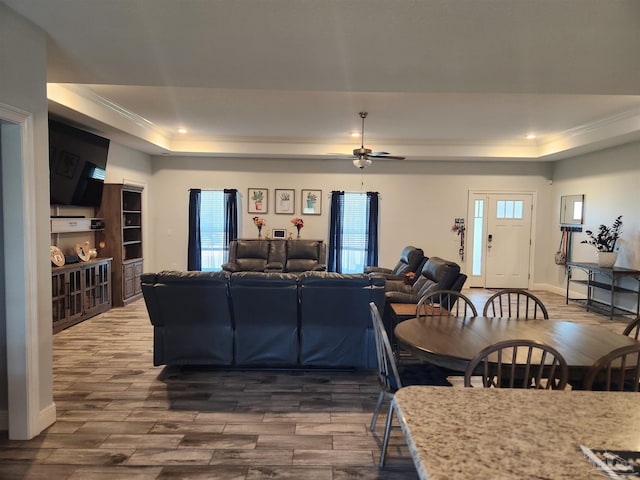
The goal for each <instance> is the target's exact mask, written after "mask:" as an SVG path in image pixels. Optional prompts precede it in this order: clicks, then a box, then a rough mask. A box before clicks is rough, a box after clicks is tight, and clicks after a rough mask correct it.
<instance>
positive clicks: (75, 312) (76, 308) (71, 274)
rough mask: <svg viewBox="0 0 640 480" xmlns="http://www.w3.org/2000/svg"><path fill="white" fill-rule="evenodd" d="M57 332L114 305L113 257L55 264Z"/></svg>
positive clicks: (55, 331) (54, 286) (54, 315)
mask: <svg viewBox="0 0 640 480" xmlns="http://www.w3.org/2000/svg"><path fill="white" fill-rule="evenodd" d="M51 286H52V294H53V298H52V307H53V333H57V332H59V331H60V330H63V329H65V328H67V327H70V326H71V325H75V324H76V323H79V322H82V321H84V320H86V319H87V318H90V317H93V316H94V315H97V314H99V313H102V312H106V311H107V310H109V309H110V308H111V258H95V259H92V260H89V261H87V262H79V263H72V264H68V265H64V266H62V267H51Z"/></svg>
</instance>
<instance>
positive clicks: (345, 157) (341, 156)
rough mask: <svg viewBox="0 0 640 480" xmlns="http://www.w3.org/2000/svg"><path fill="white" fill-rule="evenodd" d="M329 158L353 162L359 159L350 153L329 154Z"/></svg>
mask: <svg viewBox="0 0 640 480" xmlns="http://www.w3.org/2000/svg"><path fill="white" fill-rule="evenodd" d="M327 156H328V157H329V158H332V159H335V160H353V159H354V158H358V157H356V156H355V155H351V154H350V153H336V152H330V153H327Z"/></svg>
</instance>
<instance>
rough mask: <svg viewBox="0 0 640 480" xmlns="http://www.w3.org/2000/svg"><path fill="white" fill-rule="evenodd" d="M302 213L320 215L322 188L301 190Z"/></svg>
mask: <svg viewBox="0 0 640 480" xmlns="http://www.w3.org/2000/svg"><path fill="white" fill-rule="evenodd" d="M301 197H302V213H304V214H305V215H320V214H321V213H322V190H302V195H301Z"/></svg>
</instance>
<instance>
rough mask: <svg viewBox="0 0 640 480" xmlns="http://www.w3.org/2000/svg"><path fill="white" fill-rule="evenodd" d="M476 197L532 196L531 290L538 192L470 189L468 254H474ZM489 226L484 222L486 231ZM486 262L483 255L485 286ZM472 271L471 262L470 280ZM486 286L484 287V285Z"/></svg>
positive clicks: (466, 238)
mask: <svg viewBox="0 0 640 480" xmlns="http://www.w3.org/2000/svg"><path fill="white" fill-rule="evenodd" d="M474 195H531V206H532V209H531V245H530V252H531V254H530V255H529V279H528V282H527V288H531V287H532V286H533V278H534V271H533V266H534V264H535V262H534V260H535V251H536V248H535V246H536V245H535V244H536V235H535V231H536V221H537V220H536V211H537V208H538V192H536V191H535V190H491V189H485V188H483V189H469V192H468V197H467V218H468V219H469V220H468V222H467V229H468V230H469V231H468V234H467V235H465V243H467V244H466V245H465V250H466V251H467V252H470V253H471V254H473V252H472V249H471V246H472V243H471V242H473V236H474V230H473V228H474V222H473V218H474V214H475V212H474V205H473V202H472V201H471V199H472V198H473V196H474ZM486 226H487V222H486V221H485V222H484V228H485V229H486ZM483 235H484V237H483V238H485V239H486V232H483ZM467 258H469V259H471V256H467ZM485 261H486V257H485V255H484V253H483V256H482V262H483V265H482V267H483V268H482V278H483V284H484V278H485V277H484V276H485V274H486V265H485ZM472 269H473V263H472V260H471V261H469V263H468V268H467V270H468V271H467V275H468V276H469V280H471V276H472V275H471V274H472ZM483 286H484V285H483Z"/></svg>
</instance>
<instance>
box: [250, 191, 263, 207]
mask: <svg viewBox="0 0 640 480" xmlns="http://www.w3.org/2000/svg"><path fill="white" fill-rule="evenodd" d="M263 199H264V193H262V191H260V190H254V191H253V193H252V194H251V200H253V201H254V202H255V205H256V210H262V200H263Z"/></svg>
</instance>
